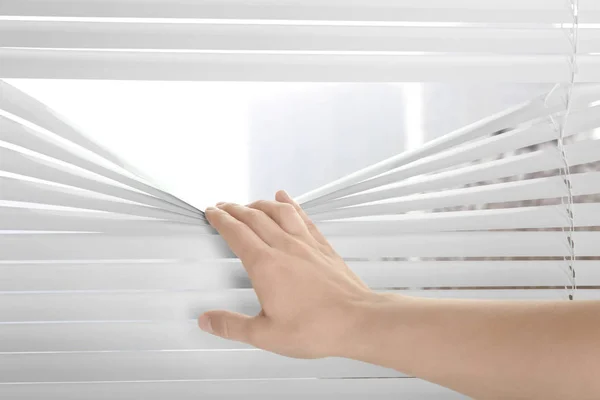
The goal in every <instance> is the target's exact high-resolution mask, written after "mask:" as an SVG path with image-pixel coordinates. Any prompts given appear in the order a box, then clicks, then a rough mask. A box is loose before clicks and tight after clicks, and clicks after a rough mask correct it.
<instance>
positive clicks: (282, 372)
mask: <svg viewBox="0 0 600 400" xmlns="http://www.w3.org/2000/svg"><path fill="white" fill-rule="evenodd" d="M257 366H260V367H257ZM401 376H404V375H403V374H401V373H400V372H397V371H394V370H390V369H385V368H382V367H376V366H374V365H369V364H364V363H360V362H357V361H351V360H344V359H338V358H327V359H322V360H295V359H292V358H287V357H282V356H278V355H275V354H271V353H267V352H264V351H259V350H245V351H242V350H237V351H235V350H232V351H228V352H227V353H222V352H202V351H199V352H181V351H176V352H168V351H157V352H125V353H55V354H52V353H48V354H4V355H0V382H3V383H8V382H89V381H100V382H102V381H147V380H167V381H168V380H189V379H211V380H213V379H269V378H270V379H274V378H275V379H281V378H370V377H401Z"/></svg>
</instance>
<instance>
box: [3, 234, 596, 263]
mask: <svg viewBox="0 0 600 400" xmlns="http://www.w3.org/2000/svg"><path fill="white" fill-rule="evenodd" d="M329 239H330V242H331V244H332V245H333V246H334V248H335V249H336V250H337V251H338V253H339V254H340V255H341V256H342V257H346V258H364V257H368V258H382V257H505V256H512V257H540V256H544V257H552V256H557V257H558V256H566V255H568V246H567V239H566V235H565V234H564V233H563V232H558V231H557V232H521V231H519V232H508V231H506V232H448V233H446V232H443V233H414V234H397V235H393V236H392V235H369V236H334V237H330V238H329ZM574 240H575V242H577V254H578V255H579V256H581V257H588V256H598V253H599V252H600V249H599V248H598V246H597V245H596V243H597V241H598V240H600V232H576V233H575V234H574ZM0 247H2V249H3V251H2V254H0V260H3V261H24V260H124V259H154V260H165V259H167V260H172V259H186V260H202V259H204V260H206V259H218V258H231V257H232V256H233V254H232V253H230V252H229V251H228V249H227V245H226V244H225V242H224V241H223V240H222V239H221V238H220V237H219V236H215V235H204V236H197V235H192V236H188V235H164V236H159V235H155V236H144V235H141V234H140V235H136V236H126V235H106V234H93V233H90V234H67V233H65V234H45V233H44V234H25V233H23V234H4V235H0ZM32 249H35V251H32ZM108 250H110V251H108Z"/></svg>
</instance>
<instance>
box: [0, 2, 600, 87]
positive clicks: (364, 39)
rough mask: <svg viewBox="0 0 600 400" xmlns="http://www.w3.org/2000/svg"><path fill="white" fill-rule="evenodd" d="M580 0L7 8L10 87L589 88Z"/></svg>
mask: <svg viewBox="0 0 600 400" xmlns="http://www.w3.org/2000/svg"><path fill="white" fill-rule="evenodd" d="M578 10H579V13H578V14H579V15H578V18H579V20H575V19H574V15H573V10H572V8H571V3H570V2H569V1H567V0H527V1H520V0H508V1H501V0H494V1H478V0H452V1H443V0H424V1H415V0H403V1H398V0H375V1H373V0H352V1H345V0H286V1H279V2H274V1H267V0H250V1H249V0H229V1H218V0H210V1H187V0H185V1H184V0H173V1H155V0H107V1H102V0H90V1H80V0H4V1H3V2H2V4H1V5H0V59H2V63H1V64H0V77H4V78H61V79H135V80H154V79H157V80H208V81H215V80H218V81H228V80H232V81H325V82H345V81H350V82H354V81H360V82H366V81H372V82H374V81H379V82H389V81H402V82H407V81H441V80H449V81H456V80H458V81H504V82H551V83H555V82H567V81H569V80H570V71H571V65H570V59H569V56H570V54H571V53H572V52H573V47H574V46H573V44H574V40H573V38H571V37H570V36H569V35H568V31H569V29H570V26H572V25H573V24H574V23H575V22H577V23H578V25H580V26H581V29H580V30H579V35H578V38H577V39H578V40H577V41H578V49H577V50H578V55H579V57H578V65H579V67H578V68H579V73H578V74H577V81H578V82H595V81H598V80H599V78H600V56H599V55H598V54H599V53H600V40H599V39H600V29H598V28H597V25H594V24H597V23H599V22H600V6H599V5H598V4H597V2H596V1H595V0H581V1H580V2H579V8H578Z"/></svg>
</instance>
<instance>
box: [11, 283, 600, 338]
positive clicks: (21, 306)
mask: <svg viewBox="0 0 600 400" xmlns="http://www.w3.org/2000/svg"><path fill="white" fill-rule="evenodd" d="M394 293H399V294H405V295H408V296H417V297H427V298H465V299H505V300H510V299H516V300H517V299H554V300H559V299H564V298H565V297H566V296H565V291H564V289H562V287H561V288H560V289H531V288H527V289H487V290H485V289H484V290H482V289H471V290H468V289H460V290H447V289H445V290H416V289H415V290H399V291H395V292H394ZM599 294H600V291H599V290H596V289H580V290H579V291H578V295H577V298H578V299H600V297H599ZM0 296H1V297H0V298H1V299H2V302H1V303H0V322H4V323H6V322H10V323H41V324H42V325H43V324H44V323H45V322H52V321H53V322H61V321H62V322H78V323H79V322H96V323H98V324H102V323H104V322H107V321H123V322H127V321H128V322H136V321H137V322H149V321H155V322H156V321H195V320H196V319H197V318H198V316H199V315H200V314H201V313H202V312H204V311H207V310H214V309H226V310H231V311H235V312H240V313H245V314H248V315H256V314H258V313H259V312H260V305H259V303H258V301H257V299H256V295H255V294H254V291H253V290H252V289H238V290H225V291H206V290H203V291H197V292H196V291H195V292H190V291H188V292H164V291H149V292H114V291H111V292H101V293H93V292H88V293H85V292H80V293H78V292H73V293H9V294H1V295H0ZM2 326H3V324H0V327H2ZM98 326H100V325H98ZM199 334H200V333H199Z"/></svg>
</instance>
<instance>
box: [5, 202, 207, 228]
mask: <svg viewBox="0 0 600 400" xmlns="http://www.w3.org/2000/svg"><path fill="white" fill-rule="evenodd" d="M21 206H23V204H19V206H15V205H13V206H12V207H8V206H4V205H0V221H2V226H1V227H0V228H1V229H0V232H1V231H55V232H105V233H120V234H135V233H139V232H144V234H146V235H157V234H159V235H165V234H169V233H179V234H182V233H183V234H192V235H203V234H207V233H214V229H212V228H211V227H210V226H209V225H206V224H204V223H198V222H197V221H195V222H194V224H185V223H175V222H172V221H164V220H154V219H146V218H141V217H133V216H127V215H124V214H112V213H103V212H87V211H83V210H81V211H74V210H55V209H45V208H40V209H37V208H31V205H30V207H24V206H23V207H21Z"/></svg>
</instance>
